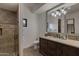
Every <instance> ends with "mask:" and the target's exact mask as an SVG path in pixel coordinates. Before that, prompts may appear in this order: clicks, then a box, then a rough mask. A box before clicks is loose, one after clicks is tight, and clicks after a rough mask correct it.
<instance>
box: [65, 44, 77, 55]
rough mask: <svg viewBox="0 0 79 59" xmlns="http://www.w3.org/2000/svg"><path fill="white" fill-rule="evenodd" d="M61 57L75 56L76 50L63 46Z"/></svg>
mask: <svg viewBox="0 0 79 59" xmlns="http://www.w3.org/2000/svg"><path fill="white" fill-rule="evenodd" d="M63 55H64V56H76V48H74V47H71V46H66V45H63Z"/></svg>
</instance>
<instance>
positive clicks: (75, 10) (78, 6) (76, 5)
mask: <svg viewBox="0 0 79 59" xmlns="http://www.w3.org/2000/svg"><path fill="white" fill-rule="evenodd" d="M70 8H71V9H70V10H68V13H73V12H77V11H79V3H77V4H75V5H73V6H71V7H70Z"/></svg>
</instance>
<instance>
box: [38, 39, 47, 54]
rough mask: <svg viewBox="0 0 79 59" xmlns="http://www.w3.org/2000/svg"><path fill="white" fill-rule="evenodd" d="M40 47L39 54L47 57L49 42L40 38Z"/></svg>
mask: <svg viewBox="0 0 79 59" xmlns="http://www.w3.org/2000/svg"><path fill="white" fill-rule="evenodd" d="M39 45H40V46H39V52H40V53H41V54H43V55H47V40H46V39H43V38H40V43H39Z"/></svg>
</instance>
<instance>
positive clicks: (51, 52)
mask: <svg viewBox="0 0 79 59" xmlns="http://www.w3.org/2000/svg"><path fill="white" fill-rule="evenodd" d="M39 40H40V43H39V52H40V53H41V54H42V55H45V56H79V41H76V40H69V39H67V40H64V39H59V38H55V37H52V36H42V37H40V39H39Z"/></svg>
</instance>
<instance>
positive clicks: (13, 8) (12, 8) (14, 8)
mask: <svg viewBox="0 0 79 59" xmlns="http://www.w3.org/2000/svg"><path fill="white" fill-rule="evenodd" d="M0 8H2V9H6V10H9V11H13V12H16V11H17V9H18V4H17V3H0Z"/></svg>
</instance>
